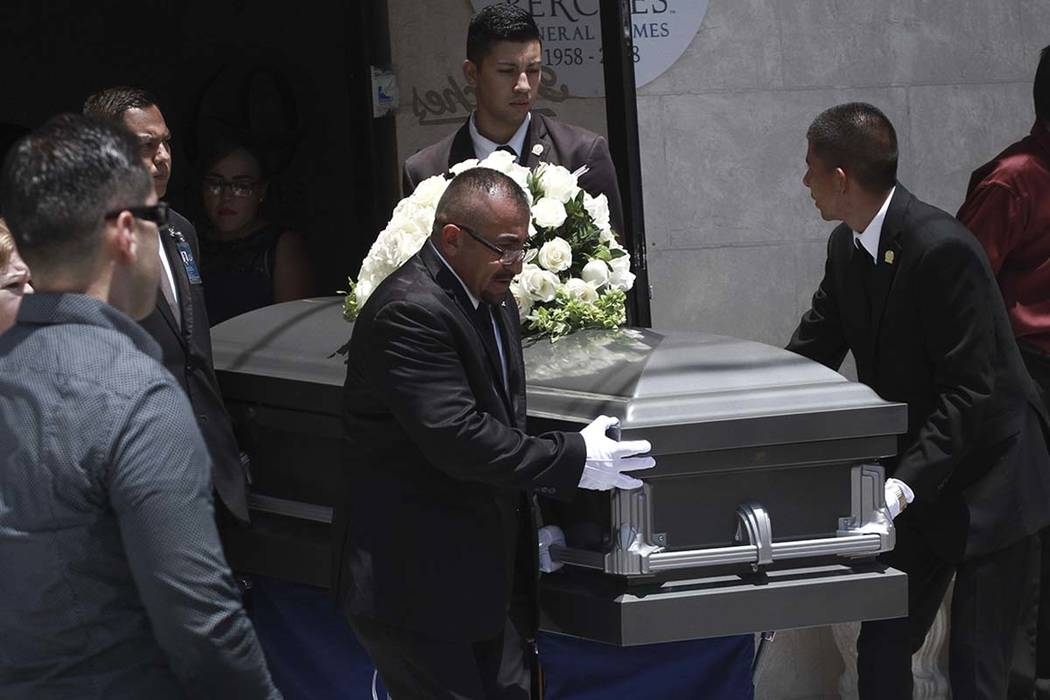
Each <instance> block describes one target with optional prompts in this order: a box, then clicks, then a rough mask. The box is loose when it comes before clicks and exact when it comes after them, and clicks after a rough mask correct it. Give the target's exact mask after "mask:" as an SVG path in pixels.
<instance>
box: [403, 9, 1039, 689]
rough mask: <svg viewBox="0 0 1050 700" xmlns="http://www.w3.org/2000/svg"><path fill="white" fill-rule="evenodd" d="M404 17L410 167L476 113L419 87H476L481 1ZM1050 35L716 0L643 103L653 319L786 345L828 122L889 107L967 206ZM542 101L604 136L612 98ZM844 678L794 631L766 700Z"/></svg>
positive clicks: (771, 657) (817, 267) (1017, 114)
mask: <svg viewBox="0 0 1050 700" xmlns="http://www.w3.org/2000/svg"><path fill="white" fill-rule="evenodd" d="M389 7H390V20H391V23H390V24H391V41H392V43H393V55H394V62H395V68H396V69H397V70H398V73H399V80H400V84H401V91H402V105H403V107H402V110H401V113H400V114H399V115H398V118H397V123H398V138H399V151H400V154H401V157H402V159H403V158H404V157H405V156H406V155H409V154H411V153H412V152H414V151H415V150H417V149H418V148H420V147H422V146H424V145H426V144H428V143H430V142H432V141H434V140H436V139H438V138H440V137H441V136H443V135H445V134H447V133H448V132H449V131H450V130H451V129H454V128H456V127H457V126H458V124H459V123H461V121H462V119H463V118H465V116H466V114H467V113H468V111H469V108H468V107H463V106H462V104H457V105H456V106H455V107H456V108H455V109H450V110H448V112H447V113H446V114H444V115H440V116H438V115H424V116H422V117H421V116H420V115H419V114H415V113H413V109H412V102H413V101H412V95H413V90H415V91H416V92H417V93H418V94H419V95H420V96H421V98H423V97H425V95H426V93H427V92H428V91H436V92H438V93H439V94H440V93H441V92H442V91H443V90H444V89H445V88H450V86H449V84H448V79H449V77H452V78H453V79H454V80H455V81H457V82H458V83H459V85H461V86H462V85H463V81H462V78H461V73H460V68H459V64H460V62H461V61H462V58H463V42H464V37H465V27H466V22H467V20H468V19H469V16H470V13H471V8H470V3H469V2H468V1H467V0H440V1H439V0H430V1H428V2H427V3H426V12H425V13H423V12H420V8H421V7H423V3H422V2H419V0H389ZM1048 28H1050V3H1047V2H1046V0H938V1H935V0H874V1H873V0H711V2H710V6H709V9H708V12H707V15H706V17H705V19H704V22H703V25H702V26H701V28H700V31H699V32H698V33H697V35H696V37H695V39H694V40H693V42H692V44H691V45H690V46H689V48H688V50H687V51H686V53H685V54H684V55H683V56H682V58H681V59H680V60H679V61H678V62H677V63H676V64H675V65H674V66H672V67H671V68H670V69H669V70H668V71H667V72H666V73H664V74H663V75H662V76H661V77H659V78H657V79H656V80H655V81H653V82H652V83H650V84H648V85H646V86H644V87H643V88H641V89H640V91H639V96H638V110H639V117H640V131H641V146H642V161H643V178H644V183H643V184H644V191H645V212H646V228H647V231H646V234H647V238H648V245H649V273H650V280H651V282H652V286H653V300H652V310H653V320H654V326H656V327H657V328H661V327H663V328H676V329H696V330H703V331H708V332H713V333H722V334H726V335H733V336H738V337H744V338H751V339H755V340H759V341H763V342H767V343H771V344H776V345H781V344H783V343H784V342H786V341H787V339H788V337H789V335H790V333H791V331H792V329H793V328H794V326H795V324H796V323H797V320H798V317H799V315H800V314H801V313H802V312H803V311H804V310H805V309H806V308H807V307H808V304H809V298H810V296H811V294H812V292H813V290H814V288H815V286H816V284H817V283H818V282H819V280H820V275H821V271H822V268H823V261H824V253H825V244H826V241H827V235H828V233H830V230H831V228H832V227H831V225H829V224H827V223H825V222H822V221H821V220H820V217H819V215H818V213H817V211H816V209H815V208H814V207H813V206H812V203H811V201H810V198H809V195H808V192H807V190H806V189H805V188H804V187H803V186H802V182H801V178H802V175H803V172H804V164H803V159H804V157H805V150H806V142H805V130H806V127H807V126H808V125H809V123H810V121H811V120H812V119H813V117H815V116H816V115H817V114H818V113H819V112H820V111H822V110H823V109H825V108H827V107H829V106H831V105H834V104H837V103H840V102H845V101H851V100H864V101H868V102H873V103H875V104H876V105H878V106H879V107H881V108H882V109H883V110H884V111H885V112H886V113H887V114H888V115H889V117H890V119H891V120H892V121H893V122H894V124H895V126H896V128H897V132H898V137H899V139H900V150H901V168H900V179H901V181H902V182H903V183H904V184H905V185H906V186H907V187H908V188H909V189H911V190H912V191H913V192H914V193H916V194H917V195H918V196H919V197H921V198H923V199H925V200H927V201H929V202H931V203H933V204H936V205H937V206H940V207H942V208H944V209H946V210H948V211H950V212H955V211H956V210H957V209H958V207H959V205H960V204H961V203H962V198H963V195H964V194H965V188H966V183H967V181H968V179H969V174H970V172H971V170H972V169H973V168H975V167H976V166H977V165H979V164H980V163H982V162H984V161H985V160H987V159H988V158H990V157H991V156H993V155H995V154H996V153H997V152H998V151H999V150H1001V148H1002V147H1003V146H1005V145H1006V144H1008V143H1009V142H1011V141H1013V140H1015V139H1016V138H1018V137H1020V136H1021V135H1023V134H1025V133H1027V131H1028V129H1029V128H1030V127H1031V124H1032V121H1033V118H1034V115H1033V110H1032V106H1031V92H1030V91H1031V87H1030V86H1031V79H1032V75H1033V74H1034V70H1035V64H1036V60H1037V56H1038V50H1039V49H1040V48H1041V47H1042V46H1045V45H1046V44H1048V43H1050V29H1048ZM454 93H455V91H453V93H450V94H451V95H452V97H453V99H452V101H451V102H448V100H446V103H448V104H451V103H455V102H456V99H455V94H454ZM467 98H468V99H469V95H468V96H467ZM541 106H542V107H545V108H548V109H551V110H552V111H554V112H556V113H557V114H558V116H559V117H560V118H563V119H566V120H570V121H574V122H576V123H579V124H582V125H584V126H588V127H589V128H591V129H594V130H597V131H603V130H604V104H603V101H602V100H600V99H589V100H588V99H574V98H570V99H569V100H566V101H563V102H557V103H553V102H550V101H543V102H541ZM441 118H444V119H446V120H447V121H445V122H443V123H435V122H440V120H441ZM847 373H848V371H847ZM841 671H842V665H841V661H840V660H839V658H838V654H837V653H836V651H835V649H834V644H833V642H832V640H831V635H830V632H829V630H827V629H813V630H803V631H797V632H792V633H787V634H781V635H779V636H778V637H777V641H776V642H775V643H774V645H773V647H772V648H771V651H770V652H769V654H768V656H767V657H766V660H765V666H764V671H763V672H762V674H761V676H760V678H759V684H758V690H757V693H756V696H757V697H758V698H762V699H773V698H776V699H779V700H803V699H811V698H830V697H836V695H835V688H836V682H837V678H838V675H839V674H840V673H841Z"/></svg>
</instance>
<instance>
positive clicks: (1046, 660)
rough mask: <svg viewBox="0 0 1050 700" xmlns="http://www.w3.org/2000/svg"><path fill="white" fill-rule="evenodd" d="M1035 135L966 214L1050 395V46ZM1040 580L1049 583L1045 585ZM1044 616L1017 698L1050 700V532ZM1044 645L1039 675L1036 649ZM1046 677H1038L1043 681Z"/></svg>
mask: <svg viewBox="0 0 1050 700" xmlns="http://www.w3.org/2000/svg"><path fill="white" fill-rule="evenodd" d="M1032 97H1033V98H1034V102H1035V117H1036V118H1035V124H1034V125H1033V126H1032V130H1031V133H1029V134H1028V135H1027V136H1025V137H1024V138H1023V139H1021V140H1020V141H1018V142H1017V143H1014V144H1012V145H1011V146H1009V147H1008V148H1007V149H1006V150H1005V151H1003V152H1002V153H1000V154H999V155H997V156H996V157H995V158H993V159H992V160H991V161H989V162H988V163H985V164H984V165H982V166H981V167H980V168H978V169H977V170H975V171H974V173H973V176H972V177H971V178H970V186H969V188H968V189H967V192H966V201H965V202H964V203H963V205H962V208H961V209H959V213H958V215H957V216H958V217H959V221H961V222H962V223H963V224H964V225H965V226H966V228H968V229H970V231H971V232H972V233H973V234H974V235H975V236H976V237H977V240H979V241H980V242H981V245H982V246H984V250H985V252H987V253H988V260H989V262H990V263H991V265H992V271H993V272H994V273H995V275H996V278H997V279H998V281H999V289H1001V290H1002V293H1003V299H1004V300H1005V301H1006V308H1007V310H1008V313H1009V315H1010V324H1011V326H1012V327H1013V331H1014V335H1015V336H1016V337H1017V344H1018V346H1019V347H1020V349H1021V357H1022V358H1023V359H1024V362H1025V366H1026V367H1027V368H1028V371H1029V373H1031V375H1032V377H1033V378H1034V379H1035V380H1036V382H1037V383H1038V384H1039V386H1040V387H1041V388H1042V390H1043V397H1044V400H1045V398H1046V397H1047V396H1050V308H1048V306H1047V302H1048V300H1050V46H1047V47H1046V48H1044V49H1043V50H1042V53H1041V54H1040V60H1039V66H1038V68H1036V71H1035V81H1034V82H1033V85H1032ZM1040 580H1041V581H1042V583H1040ZM1032 586H1033V587H1036V588H1040V587H1041V593H1040V597H1039V603H1038V611H1037V612H1034V613H1033V614H1032V615H1029V616H1028V619H1026V620H1025V621H1024V622H1025V624H1024V625H1023V628H1022V629H1021V630H1020V631H1019V633H1020V636H1019V638H1018V641H1017V644H1018V645H1019V651H1023V652H1024V653H1023V654H1020V655H1019V656H1018V665H1017V667H1016V668H1015V670H1014V677H1013V678H1012V680H1011V686H1010V693H1011V695H1010V697H1011V698H1014V697H1017V698H1029V697H1031V695H1032V686H1033V682H1034V685H1035V692H1036V697H1037V698H1039V700H1050V532H1047V531H1044V532H1043V534H1042V564H1041V572H1039V574H1038V575H1037V576H1033V578H1032ZM1033 643H1036V654H1035V658H1036V659H1037V661H1036V667H1035V673H1033V669H1032V668H1031V665H1030V664H1031V657H1032V653H1031V647H1032V644H1033ZM1036 679H1038V680H1036Z"/></svg>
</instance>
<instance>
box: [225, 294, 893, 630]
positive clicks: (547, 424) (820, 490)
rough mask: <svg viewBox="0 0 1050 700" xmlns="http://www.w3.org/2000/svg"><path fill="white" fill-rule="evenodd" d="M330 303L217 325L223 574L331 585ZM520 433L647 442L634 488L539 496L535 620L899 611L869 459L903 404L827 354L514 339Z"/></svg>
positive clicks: (774, 626) (262, 312)
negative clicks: (591, 425)
mask: <svg viewBox="0 0 1050 700" xmlns="http://www.w3.org/2000/svg"><path fill="white" fill-rule="evenodd" d="M340 313H341V304H340V300H338V299H331V298H329V299H311V300H303V301H296V302H289V303H286V304H279V305H276V306H271V307H267V308H264V309H259V310H256V311H253V312H250V313H248V314H245V315H243V316H239V317H237V318H234V319H230V320H229V321H226V322H225V323H223V324H221V325H219V326H217V327H215V328H214V329H212V341H213V346H214V356H215V367H216V370H217V372H218V375H219V381H220V384H221V385H222V389H223V393H224V396H225V398H226V402H227V408H228V409H229V411H230V414H231V418H232V419H233V421H234V425H235V428H236V430H237V433H238V437H239V439H240V440H241V441H242V447H243V448H244V449H245V450H246V451H247V452H248V453H249V455H250V457H251V470H252V485H251V495H250V507H251V511H252V519H253V523H252V526H251V527H250V528H237V527H232V528H230V527H227V528H225V529H224V532H223V535H224V540H225V543H226V548H227V557H228V558H229V560H230V563H231V565H232V566H233V567H234V568H235V569H239V570H242V571H246V572H254V573H261V574H267V575H270V576H276V577H279V578H285V579H289V580H294V581H300V582H305V583H311V584H314V585H319V586H326V585H328V583H329V580H330V572H331V544H332V531H333V525H332V522H333V506H334V505H335V502H336V499H337V496H338V493H339V492H340V489H341V488H342V486H341V483H342V481H341V474H342V472H343V470H344V469H345V465H346V463H347V460H350V459H352V455H349V454H347V453H346V451H345V450H344V446H343V445H342V443H341V423H340V417H339V416H340V411H341V387H342V384H343V380H344V377H345V365H344V361H343V358H342V356H341V355H340V354H339V352H338V351H339V350H340V348H342V346H343V345H344V344H345V343H346V342H347V340H348V339H349V335H350V330H351V326H350V325H349V324H347V323H345V322H344V321H343V320H342V318H341V315H340ZM525 364H526V373H527V381H528V414H529V430H530V432H542V431H545V430H550V429H564V430H579V429H580V428H581V427H583V426H584V425H586V424H587V423H588V422H590V421H591V419H593V418H594V417H595V416H597V415H600V414H606V415H612V416H616V417H618V418H619V419H620V432H621V434H622V437H623V438H624V439H640V438H644V439H647V440H649V441H650V442H651V443H652V445H653V454H654V455H655V456H656V460H657V466H656V468H654V469H651V470H648V471H646V472H643V473H641V474H640V475H641V477H642V478H643V480H644V482H645V486H644V487H643V488H641V489H638V490H634V491H614V492H611V493H610V492H604V493H599V492H588V491H579V492H578V495H577V497H576V499H575V500H574V501H573V502H571V503H567V504H566V503H561V502H555V501H548V500H546V499H544V498H543V493H542V489H540V492H539V493H538V494H537V496H538V501H539V506H540V512H541V517H542V519H543V523H544V524H545V525H556V526H558V527H559V528H560V529H561V531H562V532H564V535H565V543H564V545H555V546H553V547H552V549H551V553H552V556H553V559H554V560H555V561H557V562H560V563H561V564H563V566H562V568H561V569H560V570H559V571H557V572H555V573H552V574H545V575H544V576H543V578H542V581H541V583H542V585H541V624H542V626H543V627H544V628H545V629H547V630H549V631H553V632H559V633H563V634H569V635H574V636H579V637H583V638H587V639H592V640H598V641H603V642H608V643H613V644H618V645H634V644H647V643H655V642H664V641H673V640H680V639H695V638H700V637H709V636H722V635H728V634H740V633H746V632H756V631H764V630H778V629H789V628H797V627H806V626H813V625H824V624H831V623H836V622H844V621H850V620H867V619H880V618H890V617H898V616H902V615H904V614H906V613H907V579H906V576H905V575H904V574H903V573H901V572H899V571H896V570H894V569H892V568H889V567H886V566H884V565H882V564H881V563H879V562H878V561H876V559H875V557H876V556H877V555H878V554H879V553H881V552H885V551H887V550H889V549H891V548H892V547H893V541H894V531H893V525H892V522H890V521H889V520H888V518H887V516H886V511H885V509H884V502H883V471H882V467H881V466H879V464H878V460H879V459H881V458H885V457H888V456H892V455H893V454H894V453H895V451H896V448H897V436H898V435H899V434H900V433H902V432H904V430H905V428H906V419H907V413H906V411H907V408H906V406H904V405H902V404H894V403H889V402H886V401H883V400H881V399H880V398H879V397H878V396H877V395H876V394H875V393H874V392H873V391H871V389H869V388H868V387H866V386H864V385H861V384H857V383H853V382H849V381H847V380H846V379H844V378H843V377H842V376H841V375H839V374H838V373H836V372H833V371H831V370H829V369H827V368H825V367H823V366H821V365H818V364H816V363H814V362H811V361H809V360H807V359H805V358H803V357H800V356H798V355H795V354H793V353H790V352H787V351H785V350H782V349H779V348H774V347H770V346H767V345H762V344H760V343H755V342H752V341H746V340H738V339H734V338H727V337H723V336H716V335H710V334H703V333H678V332H672V333H668V332H656V331H650V330H635V329H627V330H622V331H585V332H581V333H576V334H574V335H571V336H569V337H567V338H564V339H562V340H560V341H558V342H557V343H551V342H550V341H549V340H546V339H541V340H536V341H531V342H528V343H527V344H526V347H525Z"/></svg>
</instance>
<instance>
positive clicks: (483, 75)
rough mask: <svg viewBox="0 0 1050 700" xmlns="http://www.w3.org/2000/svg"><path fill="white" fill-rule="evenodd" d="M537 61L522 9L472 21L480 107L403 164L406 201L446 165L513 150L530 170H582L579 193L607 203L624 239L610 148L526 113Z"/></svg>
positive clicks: (531, 24) (536, 81)
mask: <svg viewBox="0 0 1050 700" xmlns="http://www.w3.org/2000/svg"><path fill="white" fill-rule="evenodd" d="M542 55H543V53H542V43H541V40H540V30H539V28H538V27H537V26H536V22H535V20H533V19H532V16H531V15H530V14H529V13H528V12H526V11H525V10H523V9H521V8H519V7H515V6H513V5H506V4H502V3H501V4H498V5H490V6H488V7H486V8H484V9H483V10H481V11H480V12H478V13H477V14H476V15H474V17H473V19H471V21H470V29H469V30H468V32H467V58H466V60H465V61H463V75H464V76H465V77H466V80H467V84H468V85H470V87H472V88H473V89H474V95H475V97H476V98H477V108H476V109H475V110H474V112H473V113H472V114H471V115H470V117H468V118H467V121H466V123H465V124H464V125H463V126H461V127H460V128H459V130H458V131H456V132H455V133H453V134H450V135H448V136H446V137H445V138H443V139H441V140H440V141H438V142H437V143H435V144H432V145H430V146H427V147H426V148H424V149H423V150H421V151H419V152H418V153H416V154H415V155H413V156H410V157H409V158H408V159H407V160H406V161H405V168H404V177H403V188H404V193H405V196H406V197H407V196H408V195H409V194H411V193H412V191H413V190H415V189H416V186H417V185H418V184H419V183H420V182H422V181H423V180H425V179H426V178H428V177H431V176H433V175H440V174H441V173H444V172H445V171H447V170H448V169H449V166H452V165H455V164H456V163H459V162H462V161H464V160H468V159H470V158H478V159H484V158H486V157H488V156H489V155H490V154H491V153H492V152H493V151H495V150H496V149H504V150H510V151H511V152H513V153H514V154H515V155H517V157H518V162H519V163H520V164H521V165H524V166H526V167H529V168H534V167H536V166H537V165H539V164H540V162H545V163H554V164H556V165H561V166H564V167H566V168H568V169H569V170H571V171H576V170H577V169H578V168H580V167H582V166H587V172H586V173H584V174H583V175H582V176H581V177H580V179H579V185H580V187H581V188H583V189H584V190H587V192H589V193H590V194H591V195H592V196H595V197H596V196H598V195H600V194H604V195H605V196H606V197H607V198H608V199H609V214H610V220H611V222H612V227H613V230H615V231H616V232H618V233H619V234H621V235H622V234H623V233H624V230H623V209H622V207H621V205H620V189H619V186H618V185H617V183H616V168H615V167H614V166H613V162H612V156H610V155H609V144H608V142H607V141H606V140H605V138H604V137H602V136H599V135H598V134H595V133H593V132H591V131H588V130H587V129H583V128H581V127H578V126H573V125H571V124H563V123H562V122H559V121H557V120H556V119H552V118H550V117H546V116H544V115H543V114H541V113H540V112H533V111H531V110H532V107H533V106H534V105H535V104H536V98H537V96H538V94H539V85H540V73H541V70H542V68H543V61H542Z"/></svg>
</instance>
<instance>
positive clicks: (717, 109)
mask: <svg viewBox="0 0 1050 700" xmlns="http://www.w3.org/2000/svg"><path fill="white" fill-rule="evenodd" d="M1047 27H1050V5H1048V4H1047V3H1046V2H1044V1H1042V0H997V1H996V2H988V1H987V0H950V1H949V2H932V1H930V2H925V1H923V0H879V1H878V2H871V0H791V2H783V1H779V0H712V2H711V4H710V7H709V9H708V13H707V16H706V17H705V19H704V24H703V26H702V27H701V29H700V31H699V33H698V34H697V36H696V38H695V39H694V41H693V43H692V45H691V46H690V48H689V49H688V51H687V52H686V54H685V55H684V56H683V57H682V58H681V59H680V60H679V61H678V63H677V64H676V65H674V66H673V67H672V68H671V69H670V70H668V71H667V72H666V73H665V74H664V75H663V76H661V77H660V78H658V79H657V80H656V81H654V82H653V83H650V84H649V85H647V86H645V87H644V88H642V90H641V91H640V95H639V98H638V107H639V113H640V115H641V122H642V127H641V136H642V159H643V163H644V169H643V173H644V177H645V181H644V187H645V209H646V224H647V236H648V241H649V266H650V273H649V274H650V279H651V280H652V283H653V292H654V294H653V318H654V325H656V326H657V327H668V328H670V327H675V328H696V329H702V330H705V331H711V332H716V333H726V334H731V335H736V336H744V337H748V338H753V339H756V340H761V341H764V342H769V343H775V344H780V343H783V342H785V341H786V340H787V338H788V336H789V334H790V332H791V330H792V329H793V328H794V325H795V323H796V321H797V317H798V315H799V313H801V311H803V310H804V309H805V308H807V306H808V300H809V297H810V295H811V293H812V291H813V288H814V287H815V285H816V283H817V282H818V281H819V278H820V273H821V266H822V262H823V257H824V245H825V242H826V240H827V235H828V233H829V232H830V228H831V227H830V226H829V225H828V224H825V223H823V222H822V221H820V219H819V216H818V215H817V212H816V209H815V208H814V207H813V206H812V204H811V202H810V199H809V196H808V193H807V191H806V190H805V188H804V187H803V186H802V184H801V178H802V174H803V171H804V166H803V158H804V156H805V149H806V142H805V129H806V127H807V126H808V124H809V122H810V121H811V120H812V119H813V117H814V116H816V114H817V113H819V112H820V111H821V110H823V109H824V108H826V107H829V106H831V105H833V104H836V103H839V102H844V101H849V100H864V101H869V102H872V103H874V104H876V105H878V106H879V107H881V108H882V109H883V110H884V111H885V112H886V113H887V115H888V116H889V117H890V119H891V120H892V121H893V122H894V124H895V126H896V128H897V132H898V137H899V139H900V145H901V149H900V150H901V157H900V161H901V168H900V179H901V181H902V182H903V183H904V184H905V185H906V186H907V187H909V188H910V189H911V190H912V191H913V192H914V193H916V194H917V195H918V196H919V197H921V198H923V199H925V200H927V201H929V202H931V203H933V204H936V205H937V206H940V207H942V208H944V209H947V210H948V211H950V212H954V211H955V210H956V209H957V208H958V206H959V205H960V204H961V203H962V198H963V195H964V194H965V188H966V183H967V181H968V178H969V173H970V172H971V170H972V169H973V168H974V167H976V166H977V165H979V164H980V163H981V162H983V161H985V160H987V159H988V158H990V157H991V156H993V155H994V154H995V153H997V152H998V150H1000V149H1001V148H1002V147H1003V146H1004V145H1006V144H1007V143H1009V142H1010V141H1012V140H1014V139H1015V138H1017V137H1019V136H1021V135H1023V134H1025V133H1027V130H1028V129H1029V128H1030V126H1031V124H1032V121H1033V118H1034V115H1033V110H1032V106H1031V97H1030V94H1031V92H1030V90H1031V88H1030V86H1031V79H1032V75H1033V74H1034V70H1035V63H1036V60H1037V56H1038V49H1039V48H1041V47H1042V46H1044V45H1046V44H1047V43H1050V30H1048V29H1047ZM683 299H685V300H688V303H682V301H683Z"/></svg>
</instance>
